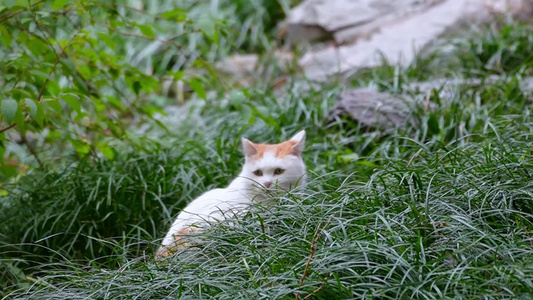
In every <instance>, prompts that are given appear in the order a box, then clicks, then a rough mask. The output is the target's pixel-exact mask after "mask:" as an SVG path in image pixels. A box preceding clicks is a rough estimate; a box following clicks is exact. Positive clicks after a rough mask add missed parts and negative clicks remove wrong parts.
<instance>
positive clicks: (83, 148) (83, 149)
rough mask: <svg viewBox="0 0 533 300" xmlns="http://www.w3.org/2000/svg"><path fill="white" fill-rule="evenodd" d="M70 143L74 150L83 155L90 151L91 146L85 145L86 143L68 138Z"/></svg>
mask: <svg viewBox="0 0 533 300" xmlns="http://www.w3.org/2000/svg"><path fill="white" fill-rule="evenodd" d="M70 143H71V144H72V146H73V147H74V149H76V152H78V153H79V154H82V155H84V154H87V153H89V151H91V147H90V146H89V145H87V143H84V142H81V141H76V140H70Z"/></svg>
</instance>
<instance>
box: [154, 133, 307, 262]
mask: <svg viewBox="0 0 533 300" xmlns="http://www.w3.org/2000/svg"><path fill="white" fill-rule="evenodd" d="M304 143H305V131H304V130H302V131H300V132H298V133H297V134H296V135H295V136H293V137H292V138H291V139H290V140H288V141H285V142H283V143H280V144H271V145H270V144H255V143H252V142H251V141H249V140H247V139H245V138H243V139H242V145H243V149H244V154H245V163H244V166H243V168H242V171H241V173H240V174H239V176H237V178H235V179H234V180H233V181H232V182H231V183H230V185H229V186H228V187H226V188H219V189H214V190H210V191H208V192H206V193H204V194H203V195H201V196H200V197H198V198H196V199H194V200H193V201H192V202H191V203H189V205H187V206H186V207H185V208H184V209H183V211H182V212H180V213H179V214H178V217H177V218H176V220H175V221H174V223H173V224H172V227H171V228H170V230H169V231H168V233H167V234H166V236H165V238H164V240H163V243H162V245H161V247H159V249H158V250H157V253H156V257H159V258H160V257H164V256H169V255H172V254H173V253H174V252H176V251H177V250H178V249H180V248H183V247H185V245H186V244H185V243H184V239H183V238H182V236H183V235H184V234H185V235H186V234H191V233H194V232H198V231H200V230H201V226H202V225H205V223H206V222H210V221H215V220H223V219H224V218H231V217H233V216H235V215H236V214H239V213H242V212H244V211H246V208H247V207H248V206H249V205H250V204H252V203H254V202H261V201H267V200H268V195H269V194H270V193H272V192H279V191H289V190H291V189H292V188H295V187H297V186H302V185H304V184H305V179H306V178H305V164H304V162H303V160H302V156H301V154H302V151H303V149H304ZM198 225H199V226H198Z"/></svg>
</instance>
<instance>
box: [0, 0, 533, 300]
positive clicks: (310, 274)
mask: <svg viewBox="0 0 533 300" xmlns="http://www.w3.org/2000/svg"><path fill="white" fill-rule="evenodd" d="M155 2H158V1H154V3H155ZM170 2H172V3H174V4H172V5H175V6H172V7H170V8H169V7H166V6H164V5H171V4H169V3H170ZM219 2H221V3H222V2H224V3H226V4H228V5H227V6H222V5H220V11H219V13H220V14H219V15H218V16H226V19H224V18H214V19H212V20H214V21H213V23H209V22H207V23H206V21H201V22H200V20H203V19H202V18H201V17H200V16H205V14H202V12H204V9H206V7H207V8H209V9H212V8H211V6H210V5H209V3H207V2H205V3H204V2H201V1H200V2H199V3H196V1H160V3H159V4H160V5H161V6H157V5H156V4H153V6H152V4H146V6H145V7H144V6H143V7H141V8H139V7H136V6H135V5H134V4H136V3H140V2H138V1H131V2H129V3H128V5H124V6H122V5H119V4H109V3H108V2H103V1H92V2H91V3H90V4H91V5H89V1H86V2H83V3H81V2H80V3H78V2H68V1H41V2H37V3H35V4H33V5H31V8H30V9H28V8H25V7H22V6H21V5H22V4H21V3H22V2H20V3H19V1H15V2H14V4H13V5H12V6H10V7H7V6H5V7H3V8H1V10H0V12H1V13H2V15H1V16H3V17H1V16H0V18H4V19H2V20H4V21H3V23H2V24H3V25H2V26H4V27H1V28H10V30H8V33H9V34H8V35H4V34H2V35H1V36H2V37H3V38H2V43H3V44H4V43H7V41H5V36H8V37H10V39H11V40H10V41H9V45H10V47H8V46H6V45H5V44H4V46H3V47H2V48H0V51H3V53H4V54H6V55H4V56H2V58H1V59H0V64H4V65H5V66H6V68H0V72H3V73H2V78H4V77H5V76H4V75H9V74H11V77H10V76H7V77H6V78H5V79H2V80H3V81H1V82H0V87H1V88H0V94H1V95H2V97H3V98H2V99H9V100H13V101H15V102H16V103H17V112H16V114H19V113H20V114H21V116H22V119H20V116H19V120H18V121H17V120H15V119H16V117H14V119H13V120H14V121H13V122H14V124H16V125H15V127H13V128H12V129H10V130H16V132H18V133H19V134H20V135H21V136H23V135H24V133H25V132H34V133H39V134H40V135H39V136H44V137H45V138H44V139H39V136H38V137H35V139H36V141H38V142H39V143H36V144H33V145H31V146H33V147H42V149H47V151H46V152H42V151H37V152H36V153H37V155H39V156H40V157H41V160H42V163H43V165H44V166H45V168H35V169H32V171H31V172H28V174H25V175H22V176H18V177H17V178H13V177H12V176H6V178H7V177H9V178H11V181H9V182H8V183H6V184H4V185H3V186H2V191H1V192H2V196H1V197H0V290H1V291H2V292H0V293H1V294H0V295H1V296H6V298H12V297H17V298H20V299H26V298H31V299H50V298H61V299H67V298H68V299H81V298H84V299H85V298H95V299H123V298H142V299H154V298H155V299H160V298H180V297H183V298H217V299H218V298H220V299H240V298H244V299H256V298H268V299H272V298H275V299H277V298H283V299H295V298H296V299H309V298H314V299H334V298H387V299H399V298H400V299H413V298H414V299H435V298H438V299H442V298H498V299H499V298H520V297H523V298H527V297H529V296H530V295H531V294H533V284H532V282H533V281H532V279H533V268H532V266H533V244H532V242H531V241H532V240H533V236H532V233H533V200H532V199H533V198H532V196H533V177H532V176H533V175H532V174H533V173H532V171H531V170H533V153H532V152H533V148H532V147H531V144H532V138H533V120H532V119H531V103H532V90H531V87H528V85H527V84H525V83H526V82H527V80H530V79H528V78H530V77H531V76H533V61H532V56H531V51H530V49H531V48H532V47H533V46H532V45H533V37H532V33H531V32H533V31H532V28H531V26H527V25H520V24H515V23H506V24H505V25H502V26H496V25H495V26H492V27H483V28H481V29H478V30H470V31H469V32H468V35H467V37H461V38H459V37H456V38H448V39H444V40H442V41H441V42H440V44H439V45H436V46H435V47H434V48H433V49H430V51H428V53H426V54H425V55H423V56H420V57H419V58H418V59H417V61H415V62H414V63H413V64H412V65H410V66H408V67H400V66H391V65H386V64H385V65H384V66H382V67H379V68H375V69H370V70H364V71H362V72H360V73H359V74H357V76H356V77H354V78H352V80H351V81H350V82H349V83H330V84H323V85H320V86H316V85H309V84H307V83H306V82H305V81H303V80H302V79H301V78H299V76H298V75H299V74H292V76H290V77H287V78H288V79H287V78H285V80H286V81H287V85H286V86H283V87H280V88H277V89H276V88H274V87H277V85H276V84H274V82H277V78H271V77H269V78H267V79H265V80H264V82H261V83H258V84H257V85H255V86H252V87H250V88H239V87H230V86H227V85H225V84H223V83H220V81H219V80H217V79H216V78H214V77H216V76H217V73H216V72H215V71H213V70H211V69H209V66H210V65H212V62H213V61H214V60H215V59H216V58H217V57H222V56H224V55H226V54H227V53H229V52H230V51H236V50H237V49H241V50H243V49H246V50H255V51H263V50H264V49H265V48H268V47H270V45H271V43H272V42H271V41H270V39H269V35H268V34H272V32H273V31H272V30H273V29H274V27H275V26H274V25H273V23H270V21H269V20H270V18H280V15H279V11H277V10H275V9H270V8H269V9H268V11H269V13H271V14H272V15H270V16H267V15H266V14H265V7H268V5H274V6H276V7H278V8H280V7H281V8H282V7H284V6H283V5H286V4H283V5H280V6H277V5H276V3H278V2H276V1H251V2H249V3H251V4H250V5H247V3H248V2H245V1H236V2H233V1H222V0H221V1H219ZM112 3H114V2H112ZM117 3H118V2H117ZM145 3H148V1H147V2H145ZM150 3H151V2H150ZM230 4H231V5H230ZM234 12H236V13H234ZM147 13H148V14H147ZM6 14H8V15H6ZM14 14H16V15H14ZM229 15H231V16H232V17H231V18H230V17H229ZM6 16H10V17H9V18H6ZM84 18H86V19H87V18H88V19H87V20H84ZM232 18H233V19H232ZM254 18H255V19H254ZM69 20H71V21H69ZM259 20H260V21H259ZM252 21H253V23H250V25H249V26H250V27H249V29H246V30H244V29H243V31H242V32H241V31H233V29H235V28H246V27H245V26H244V25H245V24H247V23H246V22H252ZM84 22H85V23H84ZM232 22H233V23H232ZM37 24H39V26H38V25H37ZM45 24H46V26H44V25H45ZM76 24H78V25H76ZM148 24H149V25H150V26H148ZM206 24H211V25H209V26H207V25H206ZM236 24H237V25H236ZM243 24H244V25H243ZM252 24H254V25H256V26H263V27H264V28H260V32H262V34H261V38H258V39H256V38H253V34H254V32H255V33H257V31H254V30H256V29H257V28H258V27H257V28H256V27H254V26H252ZM9 26H11V27H9ZM143 26H144V27H143ZM239 26H241V27H239ZM39 27H41V29H39ZM109 27H112V28H114V29H115V30H112V29H110V28H109ZM80 28H82V29H83V30H81V31H87V32H86V33H83V35H81V33H80V32H81V31H80V32H78V30H79V29H80ZM143 28H144V29H143ZM209 28H210V29H209ZM254 28H255V29H254ZM15 29H16V30H15ZM211 29H214V31H212V30H211ZM17 30H18V31H17ZM0 31H1V29H0ZM1 32H3V31H1ZM43 32H46V37H45V36H43V35H42V34H43ZM52 32H53V36H54V37H56V38H52V37H51V36H52V35H51V33H52ZM265 32H266V33H267V34H265ZM174 34H176V35H180V36H179V37H176V40H175V41H176V43H177V44H179V45H180V46H178V45H173V44H171V45H166V44H165V43H161V42H157V41H161V40H166V39H170V38H171V37H173V36H174ZM37 36H39V37H37ZM105 36H107V38H106V37H105ZM238 37H241V38H242V40H241V39H238ZM70 38H73V39H74V40H76V41H77V40H78V39H81V41H80V42H79V43H80V46H79V47H78V46H76V47H74V46H73V47H64V46H65V45H66V44H65V43H69V42H68V41H69V39H70ZM195 39H196V40H195ZM34 40H38V41H37V42H35V43H39V41H40V42H44V41H49V42H50V45H48V44H47V43H45V44H44V45H41V46H38V47H37V48H35V49H34V47H33V46H31V45H32V44H31V43H34V42H32V41H34ZM61 41H64V42H61ZM235 41H238V42H235ZM259 41H261V42H259ZM70 43H71V44H72V45H74V43H73V42H70ZM76 43H78V42H76ZM108 43H109V44H111V45H107V44H108ZM76 45H77V44H76ZM183 45H186V46H183ZM441 45H448V46H451V47H446V48H445V47H440V46H441ZM511 46H512V47H511ZM92 47H95V48H94V49H92ZM158 47H163V48H158ZM184 47H185V49H186V50H185V49H184ZM17 49H18V50H17ZM47 49H48V50H47ZM51 49H55V50H54V51H55V52H52V51H50V50H51ZM62 49H68V50H65V51H64V53H63V56H62V55H58V54H60V53H61V51H62ZM440 49H445V50H440ZM450 49H451V50H450ZM17 51H18V52H17ZM34 51H37V52H35V53H33V52H34ZM188 51H189V52H188ZM15 52H16V53H19V54H17V55H19V56H18V57H19V58H20V59H14V58H13V57H15V56H17V55H14V53H15ZM54 53H55V54H54ZM190 53H196V54H194V55H193V54H190ZM189 54H190V55H192V56H188V55H189ZM85 55H87V56H88V57H85ZM58 57H59V60H58V61H59V62H58V63H57V65H56V66H54V62H55V59H56V60H57V59H58ZM9 59H11V60H9ZM78 60H79V61H78ZM25 61H27V63H30V62H31V64H24V62H25ZM8 62H9V63H8ZM176 65H179V67H176ZM7 66H9V68H11V69H7ZM28 66H30V67H35V68H36V69H39V68H41V69H39V70H41V72H44V73H45V75H46V76H44V75H43V76H44V77H43V76H40V77H39V76H38V75H31V74H33V73H36V72H35V71H32V72H30V70H31V68H28ZM77 66H79V67H80V68H81V70H87V69H88V71H87V72H88V73H87V74H89V75H87V74H85V73H83V72H84V71H79V70H78V69H77ZM83 66H85V67H83ZM199 67H200V69H201V68H204V67H205V68H207V69H209V70H211V71H210V72H211V73H209V72H206V73H202V74H201V75H194V76H192V77H188V76H190V75H188V74H189V73H187V70H189V69H190V70H192V69H197V68H199ZM26 69H28V70H27V71H24V70H26ZM7 70H11V71H9V72H8V71H7ZM113 70H114V71H113ZM180 71H183V72H180ZM278 71H279V70H278ZM78 72H82V73H81V75H79V74H78ZM113 72H117V73H116V74H115V75H112V73H113ZM22 73H24V74H22ZM273 73H274V74H275V73H276V72H273ZM194 74H197V73H194ZM19 75H20V76H19ZM77 76H78V77H77ZM80 76H81V77H80ZM108 76H110V77H108ZM113 76H116V77H113ZM167 77H172V78H173V79H172V80H177V79H182V80H186V81H187V82H189V84H190V85H191V87H193V90H194V93H193V95H192V96H191V98H192V99H190V100H189V101H188V102H187V103H186V104H184V105H183V106H181V107H180V108H178V109H177V112H178V113H177V115H178V117H177V119H178V121H177V122H176V121H175V120H174V119H173V118H175V117H176V116H172V115H171V114H170V113H169V116H167V117H161V116H158V114H156V113H155V112H156V111H159V110H161V108H163V107H165V106H167V105H169V104H171V103H172V101H174V100H173V99H170V98H167V97H165V95H162V94H161V93H160V89H161V86H160V82H161V81H162V78H167ZM17 78H18V79H17ZM21 78H23V79H21ZM442 78H444V79H445V80H444V81H438V82H440V84H437V86H436V87H435V88H434V89H432V90H431V91H429V92H421V91H420V90H419V89H418V87H417V85H415V84H413V83H414V82H416V81H420V80H429V81H431V80H436V79H442ZM47 79H48V80H47ZM145 79H146V80H147V82H146V83H141V81H144V80H145ZM23 80H24V82H25V83H24V84H23V85H22V84H21V83H17V82H22V81H23ZM84 80H85V82H84ZM135 80H137V81H138V82H139V83H138V84H135V83H134V82H135ZM458 80H459V81H462V83H461V82H460V83H457V82H458ZM45 81H48V82H47V83H46V84H44V82H45ZM52 81H54V82H56V84H54V83H52V84H50V87H51V88H49V87H48V86H49V82H52ZM195 82H196V83H198V84H195ZM452 82H455V83H452ZM82 83H83V84H82ZM88 83H90V84H88ZM19 85H20V86H19ZM39 86H43V87H44V88H43V91H42V95H41V99H42V101H40V100H38V99H39V98H38V97H37V96H39V92H40V91H39V89H38V87H39ZM54 86H55V87H56V90H54ZM352 86H353V87H361V86H362V87H368V86H371V87H376V88H378V89H379V90H382V91H385V92H390V93H392V94H401V95H403V96H404V97H407V98H412V99H415V100H420V103H421V105H420V107H419V110H418V111H417V112H416V113H415V115H414V118H416V120H417V122H418V124H419V125H418V126H413V127H408V128H406V129H398V130H394V131H392V132H385V133H383V132H375V131H368V130H364V129H362V128H360V127H359V126H358V125H357V124H356V123H353V122H352V121H350V120H339V121H338V122H336V123H334V124H329V125H328V124H326V122H325V119H326V116H327V114H328V111H329V109H330V108H331V107H332V106H333V103H334V102H335V100H336V98H337V96H338V94H339V93H340V92H341V91H342V90H344V89H345V88H347V87H352ZM36 87H37V88H36ZM84 87H86V88H87V89H84ZM26 89H27V91H25V90H26ZM18 90H22V91H20V92H19V91H18ZM16 91H17V92H16ZM209 91H212V92H213V97H209V95H208V92H209ZM32 93H33V94H32ZM93 93H95V94H93ZM121 93H125V95H120V94H121ZM17 95H18V96H17ZM65 95H72V97H70V98H69V96H67V100H65V99H64V97H65ZM109 95H111V97H114V100H116V101H115V102H114V100H109V99H108V98H107V96H109ZM196 96H198V98H196ZM201 98H206V99H201ZM25 99H30V100H32V101H33V102H34V104H35V105H36V107H37V110H36V111H39V109H42V112H43V119H42V123H40V122H39V121H38V120H35V118H34V116H33V115H32V112H33V111H32V105H31V104H29V105H28V104H27V103H29V102H27V101H26V100H25ZM72 99H75V100H76V102H74V100H72ZM110 99H111V98H110ZM215 99H216V100H215ZM45 100H46V101H45ZM48 102H50V103H53V102H57V103H59V104H60V107H59V111H58V110H57V107H56V108H55V107H54V104H51V105H50V103H48ZM76 103H78V105H77V104H76ZM206 103H207V104H208V105H206ZM427 103H432V105H428V104H427ZM7 105H8V107H9V105H10V104H7ZM59 112H61V114H60V113H59ZM3 115H4V118H5V114H3ZM26 115H27V116H28V117H26ZM84 118H89V120H90V122H89V123H84V122H86V121H84ZM4 120H5V119H4ZM21 120H22V121H21ZM85 120H86V119H85ZM7 121H9V120H7ZM21 122H22V123H21ZM9 123H10V122H7V123H6V125H9ZM108 123H109V124H108ZM112 128H116V129H112ZM108 129H109V132H108V131H107V130H108ZM300 129H306V130H307V137H308V138H307V145H306V151H305V153H304V160H305V161H306V163H307V165H308V168H309V170H310V174H309V175H310V184H309V186H308V190H307V191H306V192H304V193H300V194H288V195H285V196H283V197H280V198H279V199H277V200H278V201H276V204H275V205H274V206H271V207H255V208H254V209H253V210H252V211H251V212H250V213H249V214H247V215H245V216H244V217H242V218H240V219H238V220H234V221H228V222H222V223H220V224H214V225H215V226H213V228H211V229H210V230H208V231H207V232H205V233H203V234H201V235H199V236H197V237H196V238H195V239H196V242H197V243H196V248H194V249H188V250H185V251H183V252H180V253H179V254H178V255H176V256H175V257H173V258H171V259H169V260H168V261H159V262H156V261H154V260H153V250H154V248H155V247H157V245H158V242H159V241H160V238H161V237H162V236H163V235H164V233H165V231H166V229H167V228H168V225H169V223H170V222H171V220H172V218H173V217H174V216H175V214H176V213H177V212H178V211H179V209H181V208H182V207H183V205H185V204H186V203H187V202H188V201H190V200H192V199H193V198H194V197H196V196H198V195H199V194H200V193H202V192H204V191H206V190H207V189H210V188H213V187H219V186H224V185H225V184H227V183H228V182H229V181H230V180H231V179H232V177H233V176H235V175H236V174H237V173H238V172H239V169H240V166H241V164H242V154H241V150H240V137H241V136H246V137H248V138H250V139H251V140H254V141H260V142H278V141H280V140H283V139H285V138H287V137H289V136H291V135H292V134H293V133H295V132H296V131H298V130H300ZM10 130H8V131H6V132H5V133H9V132H10ZM54 132H59V133H54ZM12 137H13V136H12V135H11V136H10V135H5V136H2V138H3V139H4V145H6V148H7V149H8V151H11V152H10V153H7V154H6V155H7V156H6V157H7V158H8V159H12V160H15V161H20V160H21V157H18V156H17V155H18V153H15V150H18V149H20V148H17V147H18V146H16V145H15V144H14V143H13V141H12V140H10V139H11V138H12ZM10 141H11V142H10ZM23 143H25V142H23ZM65 143H67V144H70V145H73V147H72V148H68V147H64V146H63V145H64V144H65ZM80 145H85V146H84V147H86V148H83V147H82V148H80ZM23 146H24V145H23ZM31 146H30V147H31ZM10 147H11V148H10ZM10 149H11V150H10ZM36 149H41V148H36ZM83 149H86V150H83ZM106 149H109V150H106ZM73 152H74V153H76V155H68V156H66V155H65V154H70V153H73ZM30 154H31V153H30ZM45 155H46V156H45ZM17 159H18V160H17ZM51 159H54V160H51ZM6 165H7V164H6ZM11 165H13V164H11ZM15 167H16V168H17V170H20V169H21V166H20V165H16V166H15ZM17 172H19V171H17ZM15 173H16V172H15Z"/></svg>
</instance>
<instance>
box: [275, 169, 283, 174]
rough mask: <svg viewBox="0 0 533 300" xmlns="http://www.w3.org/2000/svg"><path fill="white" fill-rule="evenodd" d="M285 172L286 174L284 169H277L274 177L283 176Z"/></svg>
mask: <svg viewBox="0 0 533 300" xmlns="http://www.w3.org/2000/svg"><path fill="white" fill-rule="evenodd" d="M283 172H285V170H284V169H280V168H277V169H275V170H274V175H281V174H283Z"/></svg>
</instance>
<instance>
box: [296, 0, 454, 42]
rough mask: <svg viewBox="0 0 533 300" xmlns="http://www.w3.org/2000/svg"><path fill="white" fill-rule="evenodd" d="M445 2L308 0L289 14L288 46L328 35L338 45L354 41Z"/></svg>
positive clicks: (425, 0)
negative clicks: (399, 19) (390, 23)
mask: <svg viewBox="0 0 533 300" xmlns="http://www.w3.org/2000/svg"><path fill="white" fill-rule="evenodd" d="M442 1H444V0H394V1H390V0H308V1H304V2H302V3H301V4H300V5H298V6H297V7H295V8H294V9H293V10H291V12H290V13H289V16H288V19H287V24H288V26H287V39H288V42H289V43H292V42H295V41H301V40H313V39H317V38H320V37H323V36H326V35H327V34H328V33H331V34H333V36H334V39H335V41H336V42H337V43H343V42H350V41H354V40H356V39H357V37H359V36H360V35H365V34H368V33H370V32H373V31H375V30H376V29H378V28H379V27H381V26H382V25H384V24H386V23H388V22H391V21H394V20H395V19H398V18H402V17H405V16H407V15H409V14H411V13H414V12H417V11H421V10H424V9H426V8H428V7H430V6H432V5H434V4H436V3H439V2H442Z"/></svg>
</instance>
